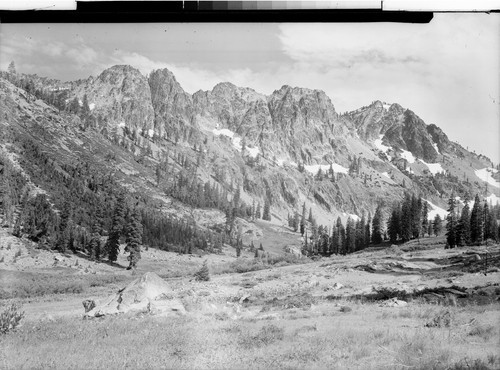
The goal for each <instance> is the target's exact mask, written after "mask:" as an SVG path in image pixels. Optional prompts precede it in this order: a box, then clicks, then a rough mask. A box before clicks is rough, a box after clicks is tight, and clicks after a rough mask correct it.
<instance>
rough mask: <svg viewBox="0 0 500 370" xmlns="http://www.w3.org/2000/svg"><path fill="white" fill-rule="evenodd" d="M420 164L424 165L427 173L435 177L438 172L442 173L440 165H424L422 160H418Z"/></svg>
mask: <svg viewBox="0 0 500 370" xmlns="http://www.w3.org/2000/svg"><path fill="white" fill-rule="evenodd" d="M419 161H420V162H422V163H423V164H425V165H426V166H427V168H428V169H429V171H430V172H431V173H432V174H433V175H435V174H437V173H439V172H441V173H444V172H445V171H444V169H443V167H441V163H426V162H424V161H423V160H422V159H419Z"/></svg>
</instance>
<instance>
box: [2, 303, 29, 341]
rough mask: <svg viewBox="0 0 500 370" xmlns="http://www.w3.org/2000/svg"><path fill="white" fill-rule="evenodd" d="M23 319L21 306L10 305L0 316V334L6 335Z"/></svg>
mask: <svg viewBox="0 0 500 370" xmlns="http://www.w3.org/2000/svg"><path fill="white" fill-rule="evenodd" d="M23 317H24V312H23V311H21V306H20V305H18V304H15V303H12V304H11V305H10V306H9V307H7V308H6V309H5V310H4V311H3V312H2V313H1V314H0V334H7V333H8V332H9V331H12V330H14V329H15V328H16V327H18V326H19V324H20V322H21V320H22V319H23Z"/></svg>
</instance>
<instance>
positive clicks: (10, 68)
mask: <svg viewBox="0 0 500 370" xmlns="http://www.w3.org/2000/svg"><path fill="white" fill-rule="evenodd" d="M7 72H9V74H11V75H15V74H16V73H17V72H16V65H15V64H14V61H11V62H10V63H9V66H8V67H7Z"/></svg>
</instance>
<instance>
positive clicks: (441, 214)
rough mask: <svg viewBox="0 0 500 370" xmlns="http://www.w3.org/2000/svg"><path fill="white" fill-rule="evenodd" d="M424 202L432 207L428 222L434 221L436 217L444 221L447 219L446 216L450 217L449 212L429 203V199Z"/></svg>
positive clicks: (428, 214)
mask: <svg viewBox="0 0 500 370" xmlns="http://www.w3.org/2000/svg"><path fill="white" fill-rule="evenodd" d="M424 200H425V201H426V202H427V203H429V206H430V209H429V212H428V213H427V219H428V220H434V217H436V215H439V217H441V219H442V220H444V219H445V218H446V216H448V211H447V210H445V209H443V208H441V207H438V206H436V205H435V204H434V203H431V202H429V201H428V200H427V199H424Z"/></svg>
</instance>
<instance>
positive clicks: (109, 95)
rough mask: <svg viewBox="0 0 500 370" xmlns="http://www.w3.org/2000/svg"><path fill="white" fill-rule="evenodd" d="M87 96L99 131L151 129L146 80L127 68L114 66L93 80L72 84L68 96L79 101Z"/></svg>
mask: <svg viewBox="0 0 500 370" xmlns="http://www.w3.org/2000/svg"><path fill="white" fill-rule="evenodd" d="M85 94H86V95H87V100H88V103H89V107H90V109H91V110H92V112H93V115H94V116H95V117H96V119H97V125H98V127H101V128H107V129H111V130H113V129H116V128H117V127H125V126H126V127H128V128H129V129H130V130H131V131H133V130H136V131H147V132H150V130H152V129H153V122H154V112H153V107H152V105H151V94H150V90H149V85H148V82H147V80H146V78H145V77H144V76H143V75H142V74H141V73H140V72H139V70H138V69H135V68H133V67H131V66H128V65H115V66H112V67H110V68H108V69H106V70H104V71H103V72H102V73H101V74H100V75H99V76H97V77H96V78H93V77H89V78H88V79H86V80H82V81H80V82H79V83H77V84H75V86H74V87H73V90H72V93H71V95H74V96H76V97H78V99H79V100H80V101H81V100H82V99H83V96H84V95H85Z"/></svg>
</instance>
